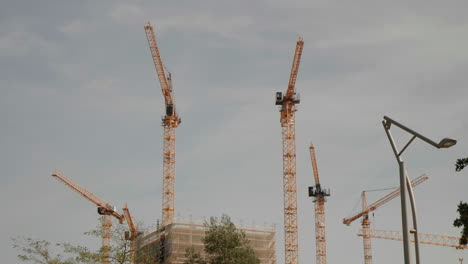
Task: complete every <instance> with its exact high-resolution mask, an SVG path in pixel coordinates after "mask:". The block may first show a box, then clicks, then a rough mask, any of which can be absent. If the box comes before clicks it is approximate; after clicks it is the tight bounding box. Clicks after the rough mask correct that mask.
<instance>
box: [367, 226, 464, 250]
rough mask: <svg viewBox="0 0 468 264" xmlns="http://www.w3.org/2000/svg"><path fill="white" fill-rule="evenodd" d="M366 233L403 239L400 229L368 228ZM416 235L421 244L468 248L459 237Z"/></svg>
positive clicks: (383, 237) (379, 236)
mask: <svg viewBox="0 0 468 264" xmlns="http://www.w3.org/2000/svg"><path fill="white" fill-rule="evenodd" d="M368 234H369V235H370V237H373V238H380V239H387V240H397V241H403V234H402V232H401V231H389V230H376V229H370V230H368ZM358 236H364V230H361V231H360V232H359V234H358ZM418 236H419V242H420V243H421V244H428V245H435V246H444V247H453V248H456V249H468V246H467V245H464V246H460V244H459V241H460V238H459V237H454V236H442V235H433V234H423V233H418ZM411 242H413V243H414V239H412V240H411Z"/></svg>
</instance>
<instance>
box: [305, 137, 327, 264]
mask: <svg viewBox="0 0 468 264" xmlns="http://www.w3.org/2000/svg"><path fill="white" fill-rule="evenodd" d="M309 151H310V159H311V163H312V169H313V171H314V180H315V190H314V187H309V197H314V198H315V199H314V202H315V252H316V253H315V256H316V259H317V261H316V263H317V264H326V263H327V243H326V233H325V202H326V199H325V197H326V196H330V192H329V191H328V192H327V191H325V190H323V189H322V187H321V186H320V179H319V174H318V167H317V159H316V157H315V148H314V145H312V144H310V147H309Z"/></svg>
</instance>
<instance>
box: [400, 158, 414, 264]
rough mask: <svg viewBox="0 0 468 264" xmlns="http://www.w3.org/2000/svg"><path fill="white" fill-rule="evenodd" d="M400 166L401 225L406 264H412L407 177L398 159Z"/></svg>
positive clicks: (403, 165)
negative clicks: (407, 206)
mask: <svg viewBox="0 0 468 264" xmlns="http://www.w3.org/2000/svg"><path fill="white" fill-rule="evenodd" d="M397 159H398V166H399V168H400V198H401V225H402V230H403V254H404V258H405V264H411V258H410V255H411V252H410V250H411V248H410V242H409V229H408V216H407V208H406V193H407V188H406V175H405V164H404V162H403V161H402V160H401V159H400V158H399V157H397Z"/></svg>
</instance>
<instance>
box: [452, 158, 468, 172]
mask: <svg viewBox="0 0 468 264" xmlns="http://www.w3.org/2000/svg"><path fill="white" fill-rule="evenodd" d="M466 166H468V158H464V159H457V162H456V163H455V170H456V171H461V170H463V169H464V168H465V167H466Z"/></svg>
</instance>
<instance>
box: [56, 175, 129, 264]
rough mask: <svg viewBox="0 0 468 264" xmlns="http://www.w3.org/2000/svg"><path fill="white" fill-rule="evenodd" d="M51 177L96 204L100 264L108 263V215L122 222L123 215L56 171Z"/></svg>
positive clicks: (109, 233)
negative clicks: (99, 229) (100, 232)
mask: <svg viewBox="0 0 468 264" xmlns="http://www.w3.org/2000/svg"><path fill="white" fill-rule="evenodd" d="M52 177H54V178H56V179H57V180H59V181H60V182H62V183H63V184H65V186H67V187H68V188H70V189H72V190H73V191H75V192H77V193H78V194H80V195H81V196H83V197H84V198H86V199H87V200H88V201H90V202H92V203H93V204H95V205H96V206H97V211H98V214H100V215H102V217H101V225H102V259H101V263H102V264H109V263H110V248H111V247H110V245H111V236H112V221H111V219H110V216H113V217H114V218H116V219H117V220H119V222H120V223H121V224H122V223H123V221H124V216H122V215H121V214H119V213H117V212H116V209H115V207H113V206H111V205H109V204H108V203H107V202H105V201H104V200H102V199H101V198H99V197H97V196H96V195H94V194H93V193H91V192H90V191H88V190H87V189H85V188H83V187H81V186H80V185H78V184H76V183H74V182H72V181H71V180H70V179H68V178H67V177H65V176H63V175H62V174H60V173H58V172H54V173H53V174H52Z"/></svg>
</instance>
